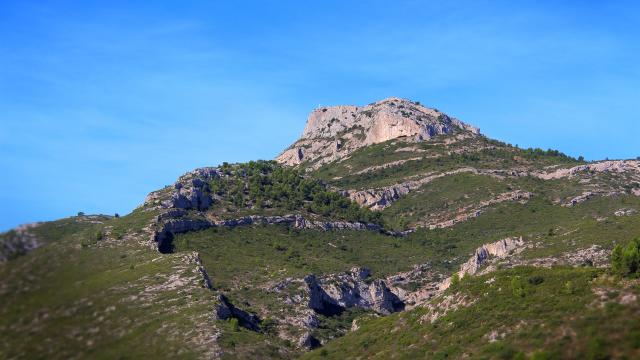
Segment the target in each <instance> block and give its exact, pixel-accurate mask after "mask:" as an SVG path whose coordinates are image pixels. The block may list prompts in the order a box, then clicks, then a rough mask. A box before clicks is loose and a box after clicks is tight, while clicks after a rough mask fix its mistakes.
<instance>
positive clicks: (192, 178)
mask: <svg viewBox="0 0 640 360" xmlns="http://www.w3.org/2000/svg"><path fill="white" fill-rule="evenodd" d="M220 176H221V171H220V170H219V169H218V168H215V167H204V168H198V169H195V170H193V171H190V172H188V173H186V174H184V175H182V176H181V177H180V178H179V179H178V181H176V182H175V183H174V184H173V186H172V187H167V188H164V189H162V190H158V191H154V192H152V193H150V194H149V195H148V196H147V198H146V199H145V200H144V206H146V207H148V208H161V209H185V210H191V209H194V210H206V209H207V208H209V206H211V204H212V203H213V199H212V197H211V195H210V194H209V185H208V181H209V180H211V179H214V178H219V177H220Z"/></svg>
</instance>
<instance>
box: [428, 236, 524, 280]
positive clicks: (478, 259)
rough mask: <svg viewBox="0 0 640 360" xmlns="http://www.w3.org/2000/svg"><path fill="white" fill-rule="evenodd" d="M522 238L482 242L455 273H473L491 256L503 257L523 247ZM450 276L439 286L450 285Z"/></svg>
mask: <svg viewBox="0 0 640 360" xmlns="http://www.w3.org/2000/svg"><path fill="white" fill-rule="evenodd" d="M523 246H524V240H522V237H519V238H506V239H502V240H499V241H496V242H494V243H489V244H484V245H482V246H480V247H479V248H477V249H476V251H475V252H474V254H473V255H472V256H471V257H470V258H469V260H467V261H466V262H465V263H464V264H462V265H461V266H460V270H459V271H458V272H457V273H456V275H457V276H458V277H459V278H462V277H464V276H465V275H475V274H476V273H477V272H478V271H479V269H480V267H481V266H482V265H484V264H485V263H486V262H487V261H489V259H491V258H505V257H507V256H509V255H510V254H511V253H512V252H514V251H517V250H520V249H523ZM451 280H452V278H448V279H446V280H445V281H443V282H442V283H441V284H440V285H439V288H440V290H445V289H447V288H449V286H451Z"/></svg>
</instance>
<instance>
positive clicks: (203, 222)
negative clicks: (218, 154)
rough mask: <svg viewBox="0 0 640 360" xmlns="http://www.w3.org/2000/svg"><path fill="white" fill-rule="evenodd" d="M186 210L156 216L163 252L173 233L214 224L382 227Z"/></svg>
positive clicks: (157, 239)
mask: <svg viewBox="0 0 640 360" xmlns="http://www.w3.org/2000/svg"><path fill="white" fill-rule="evenodd" d="M187 214H188V213H187V212H186V211H180V210H175V209H174V210H171V211H169V212H166V213H164V214H162V215H159V216H158V217H157V218H156V223H157V228H158V230H157V231H156V232H155V233H154V235H153V243H154V244H155V245H156V247H157V249H158V250H159V251H160V252H162V253H168V252H171V251H172V248H171V246H172V244H171V242H172V241H173V237H174V236H175V235H177V234H183V233H187V232H190V231H199V230H205V229H209V228H213V227H229V228H234V227H238V226H251V225H287V226H291V227H293V228H296V229H313V230H323V231H328V230H360V231H363V230H370V231H381V230H382V228H381V227H380V225H377V224H367V223H361V222H348V221H315V220H308V219H306V218H305V217H303V216H301V215H293V214H291V215H284V216H258V215H251V216H244V217H240V218H236V219H228V220H207V219H204V218H195V219H193V218H188V217H187Z"/></svg>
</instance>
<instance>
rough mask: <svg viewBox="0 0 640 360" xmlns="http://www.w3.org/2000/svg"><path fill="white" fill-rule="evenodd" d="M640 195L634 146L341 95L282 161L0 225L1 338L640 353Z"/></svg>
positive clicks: (38, 348)
mask: <svg viewBox="0 0 640 360" xmlns="http://www.w3.org/2000/svg"><path fill="white" fill-rule="evenodd" d="M639 210H640V161H637V160H611V161H610V160H607V161H598V162H585V161H584V160H583V159H574V158H572V157H570V156H567V155H565V154H563V153H561V152H560V151H557V150H541V149H521V148H518V147H515V146H512V145H510V144H506V143H503V142H500V141H497V140H493V139H489V138H487V137H485V136H484V135H482V134H481V133H480V130H479V129H478V128H476V127H474V126H472V125H469V124H467V123H464V122H462V121H461V120H458V119H456V118H454V117H451V116H449V115H446V114H444V113H442V112H440V111H438V110H435V109H430V108H427V107H425V106H423V105H421V104H419V103H417V102H412V101H408V100H404V99H399V98H389V99H385V100H382V101H379V102H375V103H373V104H370V105H367V106H336V107H323V108H319V109H315V110H314V111H313V112H312V113H311V114H310V116H309V119H308V121H307V124H306V127H305V129H304V131H303V133H302V136H301V138H300V139H298V140H297V141H295V142H294V143H293V144H292V145H291V146H290V147H289V148H288V149H286V150H284V151H283V153H282V154H280V155H279V156H278V157H277V158H276V160H275V161H252V162H249V163H246V164H227V163H224V164H222V165H220V166H217V167H207V168H200V169H196V170H194V171H191V172H189V173H187V174H185V175H183V176H181V177H180V178H179V179H178V180H177V181H176V182H175V183H174V184H172V185H171V186H168V187H165V188H163V189H160V190H157V191H154V192H152V193H150V194H149V195H148V196H147V197H146V199H145V200H144V202H143V203H142V204H141V205H140V206H139V207H138V208H137V209H136V210H134V211H133V212H132V213H131V214H128V215H126V216H123V217H111V216H104V215H94V216H87V215H80V216H76V217H71V218H68V219H62V220H58V221H52V222H45V223H37V224H32V225H29V226H22V227H20V228H17V229H15V230H12V231H10V232H7V233H4V234H1V235H0V278H1V279H3V281H2V282H1V283H0V303H2V306H0V334H1V335H0V358H114V357H122V358H126V357H130V358H140V357H154V358H176V357H178V358H221V359H247V358H259V359H293V358H300V357H302V358H336V359H345V358H353V359H357V358H360V359H364V358H367V359H368V358H377V359H387V358H399V359H400V358H406V359H415V358H428V359H431V358H434V359H442V358H479V359H484V358H496V359H510V358H518V359H526V358H532V359H544V358H590V359H606V358H620V359H622V358H628V359H632V358H637V357H639V356H640V325H638V322H637V321H634V320H636V319H638V318H639V315H640V304H639V303H638V300H637V299H638V295H640V288H639V287H638V280H637V279H636V278H635V270H634V271H632V272H631V273H628V274H627V273H625V274H622V273H621V272H620V271H617V270H616V269H613V270H612V269H611V252H612V249H613V248H614V246H615V245H618V244H620V245H626V244H629V243H632V240H633V239H634V238H637V237H639V236H640V213H639ZM633 261H635V263H633V264H636V265H637V263H638V262H640V261H638V260H637V259H636V260H633ZM636 265H633V266H636ZM622 275H626V276H622Z"/></svg>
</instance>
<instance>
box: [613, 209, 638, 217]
mask: <svg viewBox="0 0 640 360" xmlns="http://www.w3.org/2000/svg"><path fill="white" fill-rule="evenodd" d="M637 212H638V210H636V209H619V210H616V211H615V212H614V213H613V214H614V215H615V216H618V217H620V216H631V215H634V214H636V213H637Z"/></svg>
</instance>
